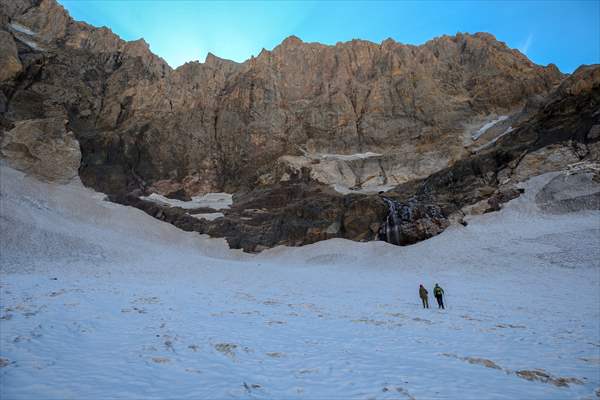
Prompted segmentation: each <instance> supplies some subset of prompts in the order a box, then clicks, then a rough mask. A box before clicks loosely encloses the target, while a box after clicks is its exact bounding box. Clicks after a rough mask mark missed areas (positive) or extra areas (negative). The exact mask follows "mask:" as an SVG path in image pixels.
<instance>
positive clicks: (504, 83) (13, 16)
mask: <svg viewBox="0 0 600 400" xmlns="http://www.w3.org/2000/svg"><path fill="white" fill-rule="evenodd" d="M0 55H1V57H0V66H1V67H2V68H1V69H0V128H1V138H0V139H1V152H2V156H3V158H7V159H8V160H9V162H11V163H12V164H13V165H16V166H17V167H18V168H20V169H22V170H25V171H28V172H30V173H33V174H36V175H38V176H40V177H42V178H44V179H54V180H68V179H69V178H70V177H72V176H73V175H74V174H75V172H74V171H75V170H76V169H77V167H78V166H79V165H80V166H79V175H80V177H81V179H82V181H83V182H84V183H85V184H86V185H88V186H91V187H93V188H95V189H97V190H99V191H102V192H106V193H109V194H111V198H112V199H113V200H115V201H119V202H122V203H124V204H129V205H133V206H136V207H139V208H141V209H143V210H145V211H146V212H148V213H149V214H151V215H154V216H155V217H157V218H160V219H163V220H165V221H168V222H171V223H173V224H175V225H177V226H179V227H181V228H182V229H186V230H193V231H198V232H201V233H208V234H210V235H213V236H220V237H225V238H227V240H228V242H229V243H230V245H231V246H232V247H236V248H243V249H245V250H248V251H260V250H261V249H264V248H266V247H271V246H275V245H279V244H286V245H302V244H307V243H312V242H315V241H318V240H323V239H328V238H332V237H344V238H348V239H352V240H373V239H375V238H377V235H378V233H379V232H380V229H381V225H382V223H383V222H384V220H385V219H386V216H387V213H388V209H387V207H386V205H385V203H384V201H383V200H382V198H381V197H380V196H379V195H377V194H375V193H376V192H377V191H379V190H384V191H387V192H386V196H387V197H389V198H391V199H394V200H395V201H397V202H398V204H399V208H400V209H402V210H404V211H405V212H404V211H403V214H402V215H403V216H402V218H401V224H400V225H401V226H400V230H399V232H398V238H397V240H396V241H397V242H398V243H399V244H410V243H414V242H417V241H419V240H423V239H426V238H428V237H431V236H433V235H436V234H438V233H439V232H441V231H443V230H444V229H445V228H446V227H447V226H448V225H449V224H450V223H453V222H463V223H464V221H463V217H464V216H465V214H468V213H481V212H489V211H493V210H497V209H499V208H500V207H501V205H502V203H503V202H505V201H508V200H510V199H511V198H514V197H516V196H518V195H519V194H520V192H519V189H518V187H517V183H518V182H519V181H522V180H524V179H527V178H528V177H530V176H533V175H536V174H539V173H542V172H547V171H555V170H562V169H565V168H566V167H567V166H569V165H571V164H573V163H576V164H578V163H581V162H584V163H588V164H589V163H592V164H593V163H594V162H596V161H598V159H599V158H600V146H599V144H598V143H599V141H598V139H599V138H600V112H599V111H598V110H600V67H598V66H584V67H581V68H580V69H578V70H577V71H576V72H575V73H574V74H572V75H571V76H568V77H565V76H563V75H562V74H561V73H560V72H559V71H558V70H557V68H556V67H555V66H553V65H549V66H547V67H542V66H539V65H535V64H533V63H532V62H531V61H530V60H528V59H527V58H526V57H525V56H524V55H523V54H521V53H519V52H518V51H516V50H512V49H510V48H508V47H507V46H506V45H505V44H504V43H502V42H499V41H497V40H496V39H495V38H494V37H493V36H492V35H490V34H487V33H476V34H457V35H455V36H442V37H439V38H435V39H432V40H430V41H428V42H427V43H425V44H423V45H420V46H411V45H404V44H401V43H397V42H395V41H393V40H391V39H388V40H385V41H383V42H382V43H380V44H377V43H372V42H368V41H361V40H353V41H351V42H346V43H337V44H336V45H334V46H326V45H322V44H319V43H304V42H302V41H301V40H300V39H299V38H296V37H290V38H287V39H285V40H284V41H283V42H282V43H281V44H280V45H279V46H277V47H275V48H274V49H273V50H271V51H268V50H263V51H262V52H261V53H260V54H259V55H257V56H256V57H252V58H251V59H249V60H247V61H245V62H243V63H235V62H232V61H228V60H223V59H220V58H218V57H216V56H214V55H212V54H209V55H208V56H207V58H206V60H205V62H204V63H199V62H191V63H187V64H185V65H183V66H181V67H179V68H177V69H172V68H170V67H169V66H168V65H167V64H166V63H165V62H164V60H162V59H161V58H159V57H157V56H156V55H154V54H152V53H151V52H150V50H149V47H148V44H147V43H145V42H144V41H143V39H140V40H137V41H132V42H126V41H123V40H121V39H120V38H118V37H117V36H116V35H114V34H113V33H112V32H111V31H110V30H109V29H107V28H95V27H92V26H90V25H87V24H85V23H81V22H76V21H73V20H72V19H71V18H70V17H69V15H68V14H67V13H66V11H65V10H64V9H63V8H62V7H61V6H60V5H58V4H57V3H56V2H55V1H54V0H0ZM79 149H80V153H78V150H79ZM79 157H80V158H81V164H79V162H78V161H79ZM55 160H61V161H60V163H58V164H56V165H54V164H52V162H53V161H55ZM588 164H586V165H588ZM592 164H589V165H592ZM593 165H595V164H593ZM44 174H46V175H44ZM221 191H226V192H229V193H235V196H234V204H233V206H232V207H231V208H230V209H227V210H223V216H222V217H220V218H216V219H213V220H207V219H198V218H195V217H192V216H191V215H190V212H189V210H183V209H180V208H168V207H164V206H159V205H156V204H154V203H149V202H147V201H144V200H142V199H140V195H142V194H149V193H152V192H155V193H159V194H164V195H171V196H175V197H177V198H179V199H182V200H185V199H187V198H189V197H190V196H193V195H199V194H203V193H208V192H221ZM586 204H587V203H586ZM210 211H211V210H203V211H202V212H204V213H207V212H210ZM405 217H406V218H405Z"/></svg>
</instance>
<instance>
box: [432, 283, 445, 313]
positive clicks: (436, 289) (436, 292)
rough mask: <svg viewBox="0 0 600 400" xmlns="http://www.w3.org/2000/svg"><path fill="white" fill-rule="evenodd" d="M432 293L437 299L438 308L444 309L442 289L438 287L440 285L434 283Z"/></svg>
mask: <svg viewBox="0 0 600 400" xmlns="http://www.w3.org/2000/svg"><path fill="white" fill-rule="evenodd" d="M433 295H434V296H435V299H436V300H437V303H438V308H441V309H442V310H444V309H445V307H444V289H442V288H441V287H440V285H438V284H437V283H436V284H435V287H434V288H433Z"/></svg>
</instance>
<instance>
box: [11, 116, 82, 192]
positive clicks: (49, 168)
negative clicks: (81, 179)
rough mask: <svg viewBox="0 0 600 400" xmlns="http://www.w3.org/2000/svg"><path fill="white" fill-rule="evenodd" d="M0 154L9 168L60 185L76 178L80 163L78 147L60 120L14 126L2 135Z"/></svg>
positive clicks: (43, 120) (32, 121) (31, 121)
mask: <svg viewBox="0 0 600 400" xmlns="http://www.w3.org/2000/svg"><path fill="white" fill-rule="evenodd" d="M0 152H1V154H2V157H3V158H4V159H6V160H7V161H8V163H9V164H10V165H11V166H12V167H13V168H16V169H18V170H20V171H23V172H26V173H28V174H30V175H33V176H35V177H37V178H39V179H42V180H45V181H55V182H60V183H65V182H68V181H70V180H71V179H73V178H74V177H76V176H77V174H78V169H79V164H80V161H81V151H80V149H79V143H78V142H77V139H75V135H74V134H73V132H71V131H70V130H68V129H67V127H66V124H65V121H64V120H62V119H60V118H46V119H33V120H25V121H19V122H16V123H15V127H14V128H13V129H11V130H9V131H8V132H5V134H4V137H3V138H2V141H1V144H0Z"/></svg>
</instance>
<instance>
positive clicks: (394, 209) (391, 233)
mask: <svg viewBox="0 0 600 400" xmlns="http://www.w3.org/2000/svg"><path fill="white" fill-rule="evenodd" d="M381 198H382V199H383V201H384V202H385V204H386V205H387V207H388V215H387V217H386V219H385V221H384V222H383V225H382V226H381V228H380V229H379V240H384V241H386V242H388V243H392V244H395V245H399V244H400V224H401V221H402V220H410V216H411V210H410V208H409V207H406V206H403V205H401V204H400V203H398V202H397V201H396V200H393V199H390V198H389V197H384V196H382V197H381Z"/></svg>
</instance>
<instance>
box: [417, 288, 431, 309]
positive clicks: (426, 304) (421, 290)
mask: <svg viewBox="0 0 600 400" xmlns="http://www.w3.org/2000/svg"><path fill="white" fill-rule="evenodd" d="M428 295H429V292H428V291H427V289H425V287H424V286H423V285H419V297H420V298H421V301H422V302H423V308H429V297H428Z"/></svg>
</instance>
